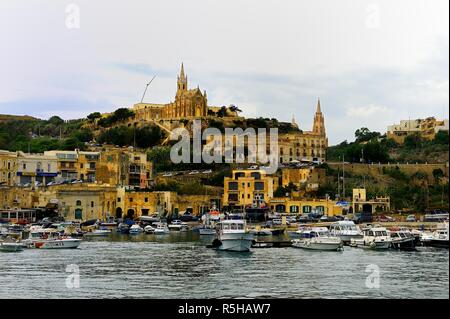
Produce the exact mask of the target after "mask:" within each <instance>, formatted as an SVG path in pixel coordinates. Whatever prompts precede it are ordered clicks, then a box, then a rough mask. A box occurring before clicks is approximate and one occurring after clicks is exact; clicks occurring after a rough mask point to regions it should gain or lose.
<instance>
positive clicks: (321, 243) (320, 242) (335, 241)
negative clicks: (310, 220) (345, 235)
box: [292, 227, 344, 251]
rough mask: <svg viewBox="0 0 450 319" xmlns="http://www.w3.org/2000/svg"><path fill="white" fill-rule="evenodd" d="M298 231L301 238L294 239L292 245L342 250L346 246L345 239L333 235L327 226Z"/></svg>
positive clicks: (313, 248)
mask: <svg viewBox="0 0 450 319" xmlns="http://www.w3.org/2000/svg"><path fill="white" fill-rule="evenodd" d="M298 232H299V233H300V238H296V239H293V240H292V247H296V248H304V249H311V250H332V251H340V250H343V248H344V243H343V241H342V240H341V239H340V238H339V237H336V236H331V235H330V232H329V231H328V229H327V228H326V227H310V228H309V227H306V228H304V229H302V230H298Z"/></svg>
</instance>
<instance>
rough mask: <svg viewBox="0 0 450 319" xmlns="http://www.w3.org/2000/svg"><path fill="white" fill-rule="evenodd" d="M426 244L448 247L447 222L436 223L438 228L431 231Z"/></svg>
mask: <svg viewBox="0 0 450 319" xmlns="http://www.w3.org/2000/svg"><path fill="white" fill-rule="evenodd" d="M428 246H432V247H439V248H449V239H448V223H443V224H440V225H438V228H437V229H436V230H435V231H434V232H433V237H432V238H431V239H430V241H429V242H428Z"/></svg>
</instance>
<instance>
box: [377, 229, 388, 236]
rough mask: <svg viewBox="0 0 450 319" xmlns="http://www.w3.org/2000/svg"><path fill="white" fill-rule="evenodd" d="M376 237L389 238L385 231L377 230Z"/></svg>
mask: <svg viewBox="0 0 450 319" xmlns="http://www.w3.org/2000/svg"><path fill="white" fill-rule="evenodd" d="M375 236H376V237H381V236H387V233H386V232H385V231H384V230H383V231H381V230H377V231H375Z"/></svg>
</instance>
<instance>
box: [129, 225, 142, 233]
mask: <svg viewBox="0 0 450 319" xmlns="http://www.w3.org/2000/svg"><path fill="white" fill-rule="evenodd" d="M143 231H144V229H142V227H141V226H139V225H138V224H134V225H131V227H130V235H138V234H141V233H142V232H143Z"/></svg>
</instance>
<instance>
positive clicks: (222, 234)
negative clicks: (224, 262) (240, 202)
mask: <svg viewBox="0 0 450 319" xmlns="http://www.w3.org/2000/svg"><path fill="white" fill-rule="evenodd" d="M218 226H219V232H218V237H217V238H216V240H215V241H214V242H213V246H216V247H217V249H219V250H228V251H250V247H251V246H252V243H253V234H251V233H249V232H248V231H247V230H246V223H245V220H243V219H227V220H222V221H221V222H220V223H219V224H218Z"/></svg>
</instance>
